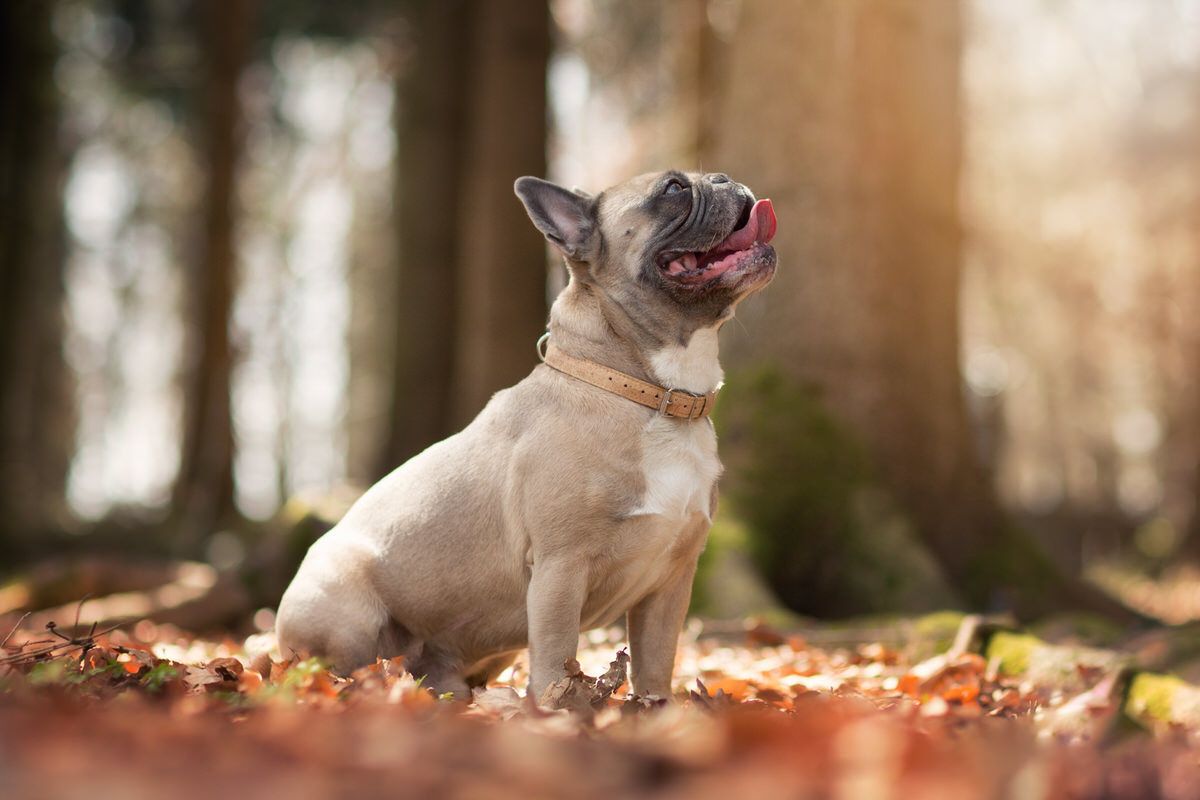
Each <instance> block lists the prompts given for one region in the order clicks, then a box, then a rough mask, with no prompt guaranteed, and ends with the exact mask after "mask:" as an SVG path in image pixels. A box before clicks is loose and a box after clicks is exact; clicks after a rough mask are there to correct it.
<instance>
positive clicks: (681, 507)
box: [633, 417, 721, 522]
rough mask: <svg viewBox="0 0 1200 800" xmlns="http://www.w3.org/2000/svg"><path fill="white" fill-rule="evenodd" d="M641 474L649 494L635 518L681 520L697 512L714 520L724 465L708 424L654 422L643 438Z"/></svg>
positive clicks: (670, 420) (655, 420)
mask: <svg viewBox="0 0 1200 800" xmlns="http://www.w3.org/2000/svg"><path fill="white" fill-rule="evenodd" d="M642 473H643V475H644V476H645V481H646V492H645V494H644V495H643V496H642V503H641V505H640V506H639V507H638V508H637V510H635V511H634V512H633V515H634V516H636V515H640V514H659V515H662V516H665V517H669V518H673V519H681V520H682V519H684V518H686V517H688V516H690V515H691V514H693V513H695V512H697V511H698V512H700V513H702V514H703V515H704V516H705V518H707V519H708V520H709V522H711V521H712V518H711V516H710V515H709V512H710V510H711V509H712V492H713V487H714V486H715V484H716V481H717V478H718V477H720V475H721V462H720V460H719V459H718V458H717V436H716V434H715V433H714V432H713V428H712V425H711V424H709V423H708V422H707V421H696V422H682V423H681V422H680V421H679V420H673V419H667V418H666V417H655V418H654V419H653V420H651V422H650V424H649V425H648V426H646V432H645V434H644V436H643V438H642Z"/></svg>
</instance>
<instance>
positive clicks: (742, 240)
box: [716, 200, 775, 251]
mask: <svg viewBox="0 0 1200 800" xmlns="http://www.w3.org/2000/svg"><path fill="white" fill-rule="evenodd" d="M774 237H775V209H774V208H773V207H772V206H771V201H770V200H759V201H758V202H757V203H755V204H754V208H752V209H750V220H749V221H748V222H747V223H746V224H745V225H744V226H742V227H741V228H739V229H738V230H736V231H734V232H733V233H731V234H729V238H727V239H726V240H725V241H723V242H721V243H720V244H719V245H717V247H716V249H717V250H720V251H734V250H746V249H748V248H749V247H751V246H753V245H754V244H757V243H759V242H762V243H764V244H765V243H767V242H769V241H771V239H773V238H774Z"/></svg>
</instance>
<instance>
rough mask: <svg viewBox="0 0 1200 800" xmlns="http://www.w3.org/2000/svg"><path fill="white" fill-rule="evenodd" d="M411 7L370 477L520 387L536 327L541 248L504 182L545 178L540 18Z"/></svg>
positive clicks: (477, 7) (509, 6)
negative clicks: (384, 348)
mask: <svg viewBox="0 0 1200 800" xmlns="http://www.w3.org/2000/svg"><path fill="white" fill-rule="evenodd" d="M409 5H410V11H409V21H410V23H411V25H412V32H411V41H410V42H407V43H406V44H407V51H406V53H405V54H406V56H407V62H406V63H402V65H401V74H400V76H399V83H398V92H397V129H398V132H399V140H400V141H399V158H398V160H397V161H398V163H397V170H398V179H397V189H396V210H397V231H398V237H399V256H398V258H399V261H400V274H399V281H398V291H397V295H396V307H395V314H396V319H397V332H396V368H395V373H394V375H395V378H394V386H393V401H392V417H391V420H390V424H389V430H388V432H387V434H386V435H385V437H384V445H383V447H382V449H381V452H380V456H379V459H378V463H377V472H378V474H380V475H382V474H385V473H386V472H388V471H389V470H391V469H393V468H395V467H396V466H397V465H398V464H400V463H401V462H403V461H404V460H406V459H407V458H409V457H410V456H412V455H414V454H415V453H417V452H420V451H421V450H422V449H424V448H425V447H426V446H428V445H430V444H432V443H433V442H436V441H438V440H439V439H442V438H444V437H445V436H447V435H449V434H450V433H453V432H454V431H455V430H457V429H459V428H460V427H462V425H464V424H465V423H466V422H468V421H470V419H471V418H472V417H473V416H474V415H475V414H476V413H477V412H478V411H479V409H480V408H482V407H483V405H484V403H486V402H487V399H488V397H490V396H491V394H492V393H493V392H495V391H496V390H497V389H501V388H503V387H505V386H507V385H509V384H511V383H514V382H515V381H517V380H519V379H520V378H522V377H524V376H525V375H526V374H527V373H528V372H529V370H530V368H531V367H532V366H533V363H534V358H535V357H534V355H533V352H534V351H533V344H534V342H535V341H536V340H537V338H538V336H539V335H540V334H541V331H542V329H543V327H544V325H545V317H546V260H545V250H544V247H543V245H542V243H541V242H540V240H539V239H538V238H537V237H536V236H528V235H527V234H528V233H529V231H528V221H527V219H526V218H525V214H524V211H523V210H522V208H521V206H520V203H518V202H517V200H516V198H515V197H514V196H513V193H512V183H513V180H515V179H516V178H517V177H518V176H520V175H526V174H533V175H541V174H543V173H544V172H545V167H546V160H545V142H546V88H545V87H546V67H547V62H548V59H549V54H550V20H549V12H548V8H547V6H546V4H545V3H529V2H520V1H519V0H500V1H496V0H493V1H492V2H483V0H451V1H450V2H414V3H411V4H409ZM464 42H465V45H464Z"/></svg>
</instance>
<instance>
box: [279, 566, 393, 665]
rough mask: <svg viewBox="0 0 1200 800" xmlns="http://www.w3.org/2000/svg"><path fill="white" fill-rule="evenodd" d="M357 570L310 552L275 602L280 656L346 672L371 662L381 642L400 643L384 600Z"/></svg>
mask: <svg viewBox="0 0 1200 800" xmlns="http://www.w3.org/2000/svg"><path fill="white" fill-rule="evenodd" d="M313 549H314V551H315V550H316V548H315V547H314V548H313ZM341 566H343V567H344V566H345V565H341ZM356 572H358V571H357V570H354V569H349V570H347V569H344V568H342V569H339V565H337V564H336V563H332V562H331V561H321V560H316V559H314V558H313V552H311V551H310V554H309V557H308V558H306V559H305V561H304V563H303V564H301V565H300V571H299V572H298V573H297V574H296V577H295V579H294V580H293V581H292V583H291V585H290V586H288V588H287V591H286V592H284V593H283V598H282V599H281V600H280V601H279V613H278V615H277V616H276V620H275V633H276V635H277V637H278V639H279V652H280V655H282V656H283V658H284V659H290V658H294V657H299V658H308V657H310V656H317V657H319V658H323V659H325V660H326V661H328V662H329V664H330V666H331V667H332V668H333V670H334V671H335V672H337V673H339V674H342V675H346V674H349V673H350V672H353V671H354V670H356V669H358V668H359V667H363V666H366V665H368V664H373V663H374V662H375V657H376V655H378V654H379V651H380V647H381V646H384V645H385V644H386V646H388V648H389V649H392V648H397V647H403V646H404V643H403V642H402V641H400V637H399V636H398V635H397V633H398V632H394V631H392V630H391V627H390V625H389V623H391V617H390V616H389V615H388V613H387V611H386V609H385V608H384V607H383V603H382V602H381V601H380V599H379V598H378V597H377V596H376V595H375V592H374V591H373V590H372V589H371V587H370V583H369V582H368V581H366V580H362V579H361V577H360V576H359V575H358V574H355V573H356ZM401 630H402V629H401ZM385 633H386V635H385Z"/></svg>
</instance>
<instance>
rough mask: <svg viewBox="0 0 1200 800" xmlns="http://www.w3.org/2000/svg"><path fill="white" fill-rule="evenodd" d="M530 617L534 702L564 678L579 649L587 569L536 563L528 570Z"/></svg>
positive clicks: (530, 654) (532, 693)
mask: <svg viewBox="0 0 1200 800" xmlns="http://www.w3.org/2000/svg"><path fill="white" fill-rule="evenodd" d="M531 570H532V574H531V576H530V580H529V593H528V595H526V599H525V602H526V613H527V614H528V615H529V665H530V666H529V695H530V697H532V698H533V700H534V701H535V702H536V701H537V700H539V699H541V696H542V693H543V692H545V691H546V687H547V686H549V685H550V684H551V683H553V682H554V681H556V680H558V679H559V678H561V677H563V676H564V675H565V674H566V672H565V670H564V668H563V665H564V663H565V662H566V661H567V660H568V659H572V658H574V657H575V654H576V652H577V650H578V649H579V618H580V615H581V614H582V612H583V600H584V595H585V593H586V590H587V586H586V576H587V566H586V565H583V566H581V565H579V564H577V563H573V562H557V561H550V562H545V561H535V562H534V564H533V565H532V567H531Z"/></svg>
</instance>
